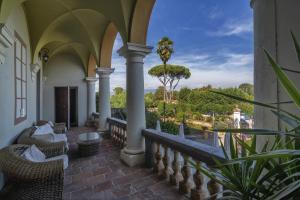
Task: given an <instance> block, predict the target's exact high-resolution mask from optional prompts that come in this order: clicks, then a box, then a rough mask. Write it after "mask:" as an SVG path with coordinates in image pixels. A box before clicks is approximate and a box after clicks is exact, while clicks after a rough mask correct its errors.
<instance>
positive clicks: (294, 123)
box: [271, 110, 300, 128]
mask: <svg viewBox="0 0 300 200" xmlns="http://www.w3.org/2000/svg"><path fill="white" fill-rule="evenodd" d="M271 112H272V113H273V114H274V115H276V116H278V117H279V118H280V120H282V121H284V122H285V123H287V124H288V125H289V126H291V127H292V128H296V127H298V126H300V122H299V121H298V120H296V119H294V118H291V117H289V116H287V115H285V114H283V113H280V112H278V111H275V110H271Z"/></svg>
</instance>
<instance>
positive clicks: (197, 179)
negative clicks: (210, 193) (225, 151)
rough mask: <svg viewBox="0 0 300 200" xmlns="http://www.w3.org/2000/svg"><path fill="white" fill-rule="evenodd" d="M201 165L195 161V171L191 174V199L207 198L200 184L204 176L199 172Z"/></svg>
mask: <svg viewBox="0 0 300 200" xmlns="http://www.w3.org/2000/svg"><path fill="white" fill-rule="evenodd" d="M200 167H201V162H200V161H197V162H196V172H195V174H194V176H193V178H194V183H195V188H194V189H192V190H191V199H192V200H201V199H205V198H207V195H206V192H205V191H203V189H202V186H203V183H204V177H203V175H202V174H201V172H200V170H199V168H200Z"/></svg>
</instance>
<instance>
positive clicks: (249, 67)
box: [111, 52, 253, 89]
mask: <svg viewBox="0 0 300 200" xmlns="http://www.w3.org/2000/svg"><path fill="white" fill-rule="evenodd" d="M125 62H126V61H125V59H123V58H120V57H117V56H116V55H115V56H114V57H113V63H114V65H113V66H117V67H116V72H115V73H114V74H113V75H112V77H111V88H112V89H113V88H115V87H117V86H121V87H124V88H125V87H126V67H125ZM170 63H173V64H180V65H184V66H187V67H189V68H190V70H191V73H192V76H191V77H190V79H188V80H182V81H181V82H180V86H179V87H190V88H196V87H202V86H205V85H208V84H210V85H212V86H214V87H231V86H238V85H239V84H241V83H244V82H248V83H253V55H252V54H241V53H233V52H216V53H214V54H201V53H185V54H180V55H178V54H177V55H174V56H173V58H172V59H171V60H170ZM157 64H161V61H160V60H159V58H158V56H157V55H156V54H154V53H153V54H151V55H149V56H148V57H147V58H146V59H145V65H144V77H145V89H156V88H157V87H158V86H160V82H159V81H158V80H157V79H156V78H155V77H151V76H149V75H148V70H149V69H150V68H151V67H153V66H155V65H157Z"/></svg>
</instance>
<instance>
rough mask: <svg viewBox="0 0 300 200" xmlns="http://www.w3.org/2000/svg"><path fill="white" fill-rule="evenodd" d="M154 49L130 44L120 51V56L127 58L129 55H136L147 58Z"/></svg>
mask: <svg viewBox="0 0 300 200" xmlns="http://www.w3.org/2000/svg"><path fill="white" fill-rule="evenodd" d="M152 49H153V47H151V46H146V45H143V44H137V43H131V42H128V43H127V44H125V45H124V46H123V47H121V48H120V49H119V50H118V54H119V55H120V56H123V57H127V55H128V54H136V55H140V56H142V57H145V56H146V55H148V54H150V53H151V52H152Z"/></svg>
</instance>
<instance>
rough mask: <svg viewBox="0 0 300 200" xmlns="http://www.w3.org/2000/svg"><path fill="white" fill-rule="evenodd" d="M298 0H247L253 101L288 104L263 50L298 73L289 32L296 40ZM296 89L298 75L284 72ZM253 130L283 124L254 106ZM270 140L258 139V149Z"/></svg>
mask: <svg viewBox="0 0 300 200" xmlns="http://www.w3.org/2000/svg"><path fill="white" fill-rule="evenodd" d="M299 6H300V1H298V0H285V1H280V0H251V7H252V8H253V16H254V23H253V24H254V94H255V95H254V96H255V100H256V101H260V102H264V103H276V102H284V101H290V98H289V97H288V96H287V94H286V92H285V90H284V88H282V86H281V85H280V83H279V82H278V80H277V77H276V75H275V73H274V71H273V70H272V67H271V66H270V64H269V62H268V60H267V59H266V56H265V54H264V52H263V48H265V49H266V50H267V51H268V52H269V53H270V54H271V55H272V56H273V57H274V59H275V60H276V62H278V63H279V64H280V65H281V66H282V67H285V68H288V69H290V70H296V71H299V62H298V60H297V55H296V50H295V47H294V45H293V40H292V37H291V34H290V31H293V32H294V34H295V36H296V37H297V39H298V41H300V24H299V17H300V12H299ZM285 73H286V74H287V75H288V77H289V78H290V79H291V80H292V81H293V82H294V83H295V85H296V86H297V87H298V88H300V79H299V75H298V74H295V73H291V72H287V71H286V72H285ZM279 107H280V108H282V109H285V110H287V111H290V112H292V113H294V114H296V115H299V114H300V112H299V110H298V109H296V107H295V106H294V105H292V104H281V105H279ZM254 127H255V128H263V129H275V130H277V129H282V130H284V129H285V127H286V124H284V123H282V122H280V120H279V119H278V117H277V116H275V115H274V114H273V113H272V112H270V109H265V108H262V107H260V106H255V109H254ZM270 139H272V138H270V136H269V137H267V136H260V138H259V139H258V141H259V143H258V146H259V147H258V150H260V147H261V146H262V145H263V144H264V143H265V141H266V140H270Z"/></svg>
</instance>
